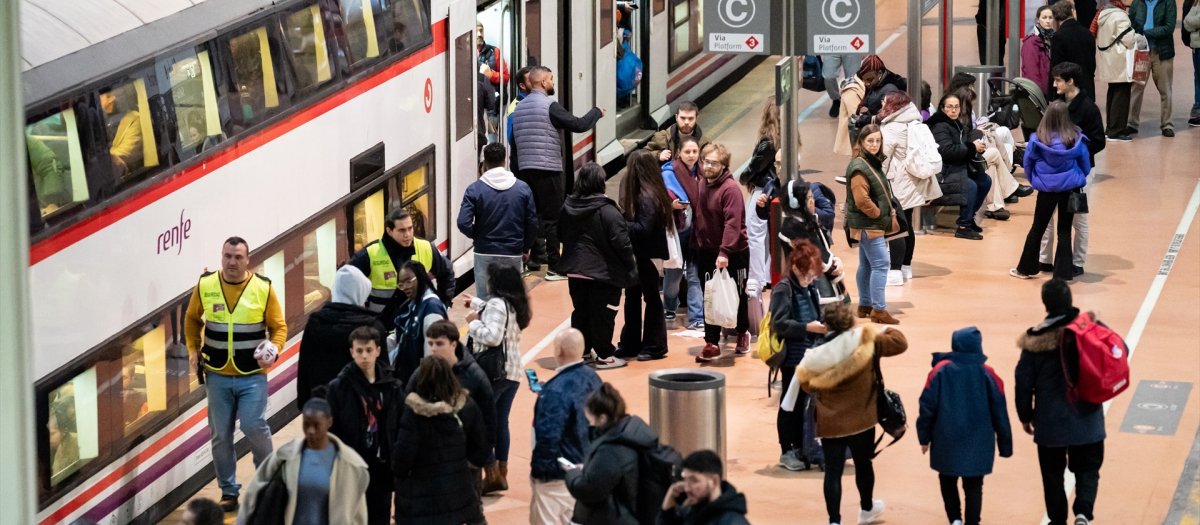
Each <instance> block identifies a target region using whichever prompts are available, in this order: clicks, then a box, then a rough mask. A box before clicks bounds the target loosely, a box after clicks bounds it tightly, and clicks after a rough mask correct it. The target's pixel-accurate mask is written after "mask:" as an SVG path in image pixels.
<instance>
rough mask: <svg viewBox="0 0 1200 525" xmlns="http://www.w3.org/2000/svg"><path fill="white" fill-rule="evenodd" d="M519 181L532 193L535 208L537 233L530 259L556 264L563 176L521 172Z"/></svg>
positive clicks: (540, 171) (559, 251) (562, 197)
mask: <svg viewBox="0 0 1200 525" xmlns="http://www.w3.org/2000/svg"><path fill="white" fill-rule="evenodd" d="M521 180H523V181H525V183H526V184H529V188H530V189H531V190H533V203H534V205H535V206H537V215H538V229H539V233H538V240H537V243H535V244H534V246H533V253H532V254H531V257H532V259H533V260H535V261H537V262H540V263H549V264H550V265H551V266H553V265H554V264H556V263H557V262H558V256H559V255H560V253H561V250H560V249H559V243H558V217H559V216H560V215H562V207H563V202H564V201H565V200H566V190H565V189H564V188H563V173H562V172H561V171H546V170H521Z"/></svg>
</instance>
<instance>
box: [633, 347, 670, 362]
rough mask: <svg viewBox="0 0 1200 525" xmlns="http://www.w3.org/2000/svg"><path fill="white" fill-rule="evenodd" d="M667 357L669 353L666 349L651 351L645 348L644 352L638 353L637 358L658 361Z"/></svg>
mask: <svg viewBox="0 0 1200 525" xmlns="http://www.w3.org/2000/svg"><path fill="white" fill-rule="evenodd" d="M666 357H667V353H666V352H665V351H664V352H651V351H649V350H643V351H642V353H640V354H638V355H637V360H638V361H657V360H659V359H665V358H666Z"/></svg>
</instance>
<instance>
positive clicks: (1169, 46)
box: [1129, 0, 1179, 60]
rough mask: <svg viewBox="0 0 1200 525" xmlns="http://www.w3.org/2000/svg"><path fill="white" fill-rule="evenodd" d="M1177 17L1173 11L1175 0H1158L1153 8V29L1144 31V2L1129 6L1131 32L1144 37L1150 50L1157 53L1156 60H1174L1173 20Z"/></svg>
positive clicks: (1135, 2) (1134, 1)
mask: <svg viewBox="0 0 1200 525" xmlns="http://www.w3.org/2000/svg"><path fill="white" fill-rule="evenodd" d="M1178 18H1179V15H1178V14H1177V13H1176V11H1175V0H1158V4H1157V5H1155V6H1154V18H1153V20H1154V27H1153V28H1151V29H1150V30H1149V31H1146V30H1145V29H1144V28H1145V27H1146V0H1133V5H1131V6H1129V20H1130V22H1132V24H1133V30H1134V31H1137V32H1138V34H1142V35H1146V40H1148V41H1149V42H1150V49H1152V50H1154V51H1155V52H1157V53H1158V58H1160V59H1162V60H1170V59H1172V58H1175V40H1174V36H1175V35H1173V33H1174V32H1175V20H1176V19H1178Z"/></svg>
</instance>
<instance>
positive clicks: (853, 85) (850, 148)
mask: <svg viewBox="0 0 1200 525" xmlns="http://www.w3.org/2000/svg"><path fill="white" fill-rule="evenodd" d="M866 93H867V86H866V84H863V81H862V80H859V78H858V75H854V76H852V77H850V78H848V79H846V80H844V81H842V88H841V94H842V107H841V109H840V110H839V113H838V128H837V135H835V136H834V138H833V152H834V153H837V154H838V155H845V156H847V157H849V156H850V155H852V154H853V153H854V142H853V141H851V140H850V117H851V116H853V115H855V114H857V113H858V105H859V104H861V103H862V99H863V95H865V94H866ZM839 182H840V181H839Z"/></svg>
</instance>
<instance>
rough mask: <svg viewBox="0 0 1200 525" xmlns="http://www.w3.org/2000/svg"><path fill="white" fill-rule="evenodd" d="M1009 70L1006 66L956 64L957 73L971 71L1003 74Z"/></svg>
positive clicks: (973, 72)
mask: <svg viewBox="0 0 1200 525" xmlns="http://www.w3.org/2000/svg"><path fill="white" fill-rule="evenodd" d="M1005 71H1007V68H1005V67H1004V66H954V72H955V73H971V74H976V75H977V74H980V73H987V74H993V75H994V74H997V73H999V74H1003V73H1004V72H1005Z"/></svg>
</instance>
